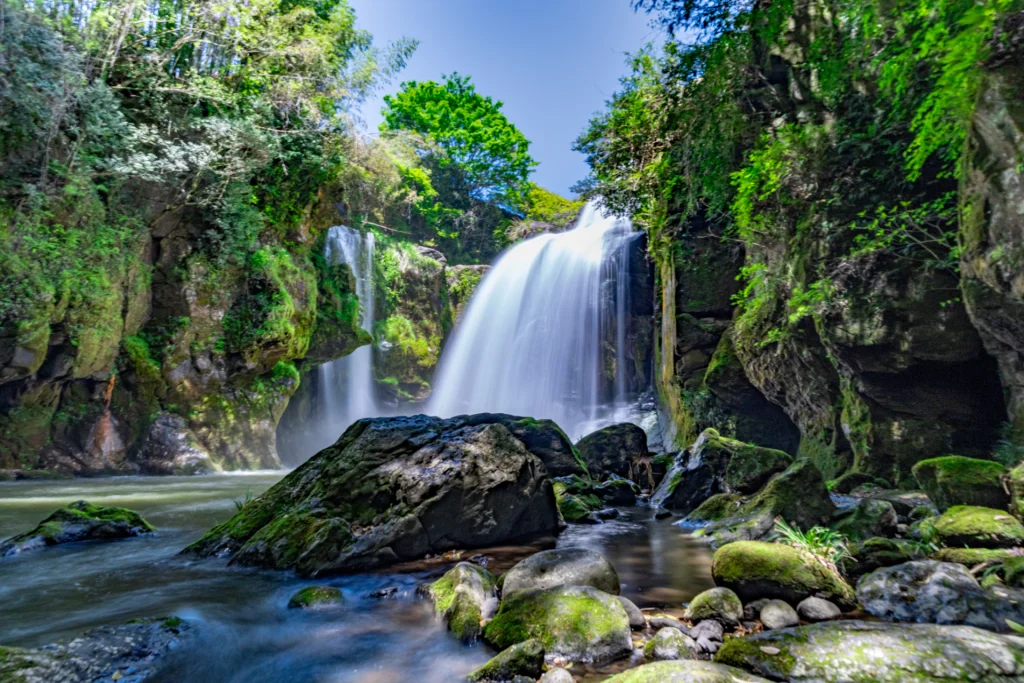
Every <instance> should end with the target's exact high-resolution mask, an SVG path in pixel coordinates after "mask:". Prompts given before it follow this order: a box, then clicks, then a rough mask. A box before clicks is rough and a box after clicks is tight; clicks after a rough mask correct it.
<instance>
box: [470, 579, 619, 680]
mask: <svg viewBox="0 0 1024 683" xmlns="http://www.w3.org/2000/svg"><path fill="white" fill-rule="evenodd" d="M530 638H537V639H538V640H540V641H541V643H542V644H543V646H544V651H545V654H546V655H547V656H548V657H550V658H555V657H563V658H565V659H567V660H569V661H573V662H607V661H611V660H613V659H617V658H618V657H622V656H625V655H628V654H629V653H630V652H632V650H633V643H632V639H631V638H630V631H629V617H628V616H626V610H625V609H623V607H622V603H620V602H619V601H618V600H617V599H616V597H615V596H613V595H609V594H607V593H604V592H601V591H599V590H597V589H596V588H591V587H590V586H558V587H556V588H548V589H545V590H525V591H519V592H516V593H512V594H511V595H506V596H505V598H504V599H503V600H502V601H501V606H500V608H499V609H498V613H497V614H496V615H495V617H494V619H492V620H491V621H490V622H488V623H487V625H486V626H485V627H484V639H485V640H486V641H487V642H488V643H490V644H491V645H492V646H494V647H497V648H500V649H505V648H506V647H511V646H512V645H515V644H516V643H519V642H522V641H524V640H528V639H530Z"/></svg>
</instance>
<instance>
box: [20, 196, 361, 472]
mask: <svg viewBox="0 0 1024 683" xmlns="http://www.w3.org/2000/svg"><path fill="white" fill-rule="evenodd" d="M161 190H162V188H159V187H140V188H139V195H140V196H142V197H147V198H149V199H148V201H146V203H145V204H144V206H143V207H142V208H143V209H144V210H145V211H146V220H145V221H144V226H145V227H144V228H142V229H140V230H138V231H137V233H136V234H135V235H134V236H133V240H132V243H131V251H130V252H128V253H127V254H126V255H125V258H124V264H123V265H122V266H121V267H120V268H118V269H116V270H115V269H108V270H107V271H106V272H105V273H103V274H104V275H105V282H103V283H102V286H100V287H97V288H96V293H93V292H92V291H91V290H86V289H85V284H86V283H75V282H71V283H69V284H68V287H67V289H66V291H63V292H54V293H53V294H52V295H51V296H48V297H46V298H41V299H39V300H35V301H31V302H29V305H27V306H26V307H25V308H24V310H23V311H22V312H21V314H20V315H19V316H18V317H16V318H14V319H13V320H9V321H8V322H7V323H6V324H5V325H4V326H3V328H2V331H0V468H8V469H34V468H45V469H50V470H57V471H61V472H64V473H68V474H78V475H87V474H101V473H113V472H135V471H140V469H141V470H146V469H147V468H146V467H143V466H142V465H141V464H142V463H147V462H150V461H152V460H153V458H154V454H152V453H149V452H147V447H146V446H145V445H144V444H147V443H150V440H148V439H147V438H146V437H147V436H148V432H149V429H150V426H151V425H152V424H153V423H154V422H156V421H157V420H158V418H160V416H161V415H164V414H167V413H172V414H176V415H179V416H181V417H182V418H184V425H183V426H179V428H178V431H180V432H182V433H181V434H180V435H179V436H180V437H181V440H182V443H189V444H193V446H194V447H197V448H199V449H201V450H205V451H206V452H207V453H208V454H209V456H210V461H211V463H212V464H213V466H216V467H221V468H224V469H257V468H269V467H277V466H279V464H280V463H279V461H278V458H277V452H276V447H275V436H274V434H275V428H276V426H277V422H278V420H279V419H280V417H281V414H282V412H283V411H284V409H285V406H286V405H287V403H288V398H289V396H291V394H292V393H293V392H294V391H295V389H296V387H297V386H298V372H297V371H296V369H295V365H294V364H295V362H296V361H298V360H300V359H302V358H304V357H306V356H307V354H310V352H311V341H314V340H329V341H330V343H329V344H320V345H315V344H314V345H313V348H312V351H313V353H312V354H311V355H313V356H314V357H315V358H317V359H319V360H321V361H325V360H330V359H332V358H336V357H340V356H341V355H344V354H346V353H349V352H351V350H352V349H354V348H356V347H357V346H358V345H360V344H365V343H368V342H369V337H368V335H366V334H365V333H363V332H362V331H361V330H359V329H358V325H357V324H356V323H357V321H358V310H359V309H358V301H357V300H356V299H355V294H354V291H353V289H352V286H351V283H350V282H348V281H347V279H346V278H344V277H341V276H339V274H338V273H332V272H329V271H328V270H326V269H325V268H323V267H322V264H317V263H315V261H316V259H315V258H314V257H313V255H314V254H317V253H319V251H318V249H319V246H318V244H317V240H318V236H319V235H320V233H321V232H322V230H323V229H324V228H326V227H327V225H328V224H330V222H332V219H333V220H334V221H337V220H340V217H337V216H334V217H332V216H330V215H329V214H327V215H322V216H319V217H318V219H317V220H315V221H314V220H310V221H309V222H308V223H306V224H303V225H302V226H300V228H299V229H297V230H296V231H295V234H294V235H291V237H292V238H294V240H288V241H287V242H285V241H282V242H283V243H286V244H288V246H287V247H285V246H280V245H274V244H266V245H264V246H262V247H260V248H259V249H257V250H256V251H255V252H253V253H252V254H250V255H249V257H248V259H247V261H246V263H244V264H241V265H235V266H229V267H219V266H217V265H216V264H214V263H212V262H211V259H210V257H209V255H208V252H204V251H203V250H201V249H200V248H199V245H200V244H201V242H202V239H203V237H204V232H205V231H206V230H207V229H208V226H206V225H205V224H204V223H203V221H202V218H201V216H199V215H198V214H197V213H195V212H190V211H188V210H181V209H178V210H168V209H167V205H166V204H163V205H162V204H161V203H160V202H159V201H156V200H154V199H151V197H153V196H154V195H157V196H158V193H159V192H160V191H161ZM82 290H85V291H82ZM346 311H347V316H346V315H345V313H344V312H346ZM174 424H179V423H176V422H175V423H174ZM193 446H190V447H193ZM164 450H166V449H164ZM174 457H175V454H174V453H170V454H168V453H163V455H161V456H160V458H161V459H165V460H166V459H169V460H172V461H173V459H174ZM149 469H152V468H149ZM173 469H174V468H173V467H171V470H172V471H173Z"/></svg>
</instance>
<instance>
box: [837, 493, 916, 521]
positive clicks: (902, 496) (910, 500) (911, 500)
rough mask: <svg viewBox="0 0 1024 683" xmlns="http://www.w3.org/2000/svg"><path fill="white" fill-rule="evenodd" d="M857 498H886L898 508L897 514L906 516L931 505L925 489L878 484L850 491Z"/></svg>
mask: <svg viewBox="0 0 1024 683" xmlns="http://www.w3.org/2000/svg"><path fill="white" fill-rule="evenodd" d="M850 495H851V496H854V497H856V498H871V499H872V500H884V501H886V502H888V503H891V504H892V506H893V507H894V508H896V514H897V515H899V516H900V517H906V516H907V515H909V514H910V513H911V512H912V511H913V510H914V509H915V508H918V507H921V506H922V505H931V501H930V500H929V499H928V496H926V495H925V494H924V492H923V491H904V490H902V489H880V488H878V487H876V486H868V487H861V488H858V489H854V490H853V491H852V492H850Z"/></svg>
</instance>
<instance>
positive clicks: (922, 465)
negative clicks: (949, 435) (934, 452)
mask: <svg viewBox="0 0 1024 683" xmlns="http://www.w3.org/2000/svg"><path fill="white" fill-rule="evenodd" d="M913 473H914V478H915V479H917V482H918V483H919V484H920V485H921V488H922V489H924V492H925V493H927V494H928V497H929V498H930V499H931V501H932V502H933V503H935V507H937V508H938V509H939V512H945V511H946V510H948V509H949V508H951V507H953V506H954V505H975V506H979V507H987V508H996V509H1002V510H1005V509H1007V508H1008V507H1009V504H1010V497H1009V496H1008V495H1007V493H1006V491H1005V490H1004V489H1003V484H1002V477H1003V476H1004V475H1005V474H1006V468H1005V467H1003V466H1002V465H1000V464H999V463H997V462H993V461H991V460H979V459H977V458H965V457H962V456H959V455H947V456H944V457H941V458H931V459H929V460H922V461H921V462H919V463H917V464H916V465H914V469H913Z"/></svg>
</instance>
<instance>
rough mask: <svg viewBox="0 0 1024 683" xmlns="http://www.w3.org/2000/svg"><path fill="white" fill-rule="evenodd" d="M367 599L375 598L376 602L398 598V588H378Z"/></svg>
mask: <svg viewBox="0 0 1024 683" xmlns="http://www.w3.org/2000/svg"><path fill="white" fill-rule="evenodd" d="M369 597H371V598H376V599H377V600H387V599H390V598H395V597H398V587H397V586H388V587H387V588H379V589H377V590H375V591H372V592H371V593H370V595H369Z"/></svg>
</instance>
